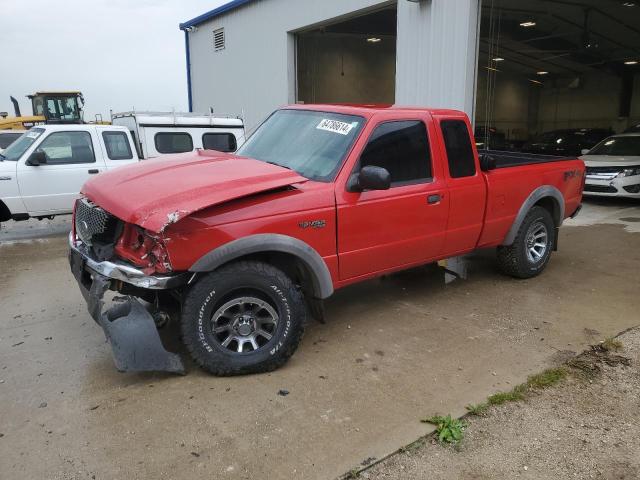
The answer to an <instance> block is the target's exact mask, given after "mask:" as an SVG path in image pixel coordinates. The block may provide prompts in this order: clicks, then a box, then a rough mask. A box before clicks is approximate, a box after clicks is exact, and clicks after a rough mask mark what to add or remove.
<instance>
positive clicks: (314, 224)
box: [298, 220, 327, 228]
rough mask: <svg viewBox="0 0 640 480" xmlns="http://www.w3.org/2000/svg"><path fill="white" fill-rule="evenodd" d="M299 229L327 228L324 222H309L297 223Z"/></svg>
mask: <svg viewBox="0 0 640 480" xmlns="http://www.w3.org/2000/svg"><path fill="white" fill-rule="evenodd" d="M298 226H299V227H300V228H324V227H326V226H327V222H326V221H325V220H309V221H304V222H300V223H298Z"/></svg>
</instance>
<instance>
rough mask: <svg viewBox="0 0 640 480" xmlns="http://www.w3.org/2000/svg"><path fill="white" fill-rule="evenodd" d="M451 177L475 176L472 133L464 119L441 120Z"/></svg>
mask: <svg viewBox="0 0 640 480" xmlns="http://www.w3.org/2000/svg"><path fill="white" fill-rule="evenodd" d="M440 130H441V131H442V137H443V139H444V146H445V150H446V152H447V161H448V163H449V175H450V176H451V178H464V177H473V176H474V175H475V174H476V160H475V156H474V154H473V147H472V146H471V135H470V134H469V129H468V128H467V123H466V122H465V121H464V120H457V119H450V120H441V121H440Z"/></svg>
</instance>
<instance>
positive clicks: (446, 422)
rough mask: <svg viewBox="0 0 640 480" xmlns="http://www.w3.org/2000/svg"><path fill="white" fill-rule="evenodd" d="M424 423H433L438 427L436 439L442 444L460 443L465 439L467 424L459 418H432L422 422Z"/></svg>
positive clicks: (449, 416) (448, 416)
mask: <svg viewBox="0 0 640 480" xmlns="http://www.w3.org/2000/svg"><path fill="white" fill-rule="evenodd" d="M422 422H423V423H431V424H433V425H435V426H436V437H437V438H438V441H439V442H440V443H454V444H455V443H458V442H460V440H462V437H464V429H465V428H466V426H467V424H466V423H465V422H463V421H462V420H459V419H457V418H451V415H447V416H446V417H430V418H425V419H424V420H422Z"/></svg>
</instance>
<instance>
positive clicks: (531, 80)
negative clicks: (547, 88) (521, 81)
mask: <svg viewBox="0 0 640 480" xmlns="http://www.w3.org/2000/svg"><path fill="white" fill-rule="evenodd" d="M529 81H530V82H531V83H537V84H538V85H542V82H539V81H538V80H534V79H533V78H530V79H529Z"/></svg>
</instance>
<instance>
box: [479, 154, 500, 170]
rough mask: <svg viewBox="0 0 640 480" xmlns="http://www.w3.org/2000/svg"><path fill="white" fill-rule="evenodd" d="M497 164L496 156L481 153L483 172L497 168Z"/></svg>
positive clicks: (481, 168)
mask: <svg viewBox="0 0 640 480" xmlns="http://www.w3.org/2000/svg"><path fill="white" fill-rule="evenodd" d="M496 166H497V164H496V159H495V157H492V156H491V155H489V154H488V153H481V154H480V170H482V171H483V172H488V171H489V170H495V169H496Z"/></svg>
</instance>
